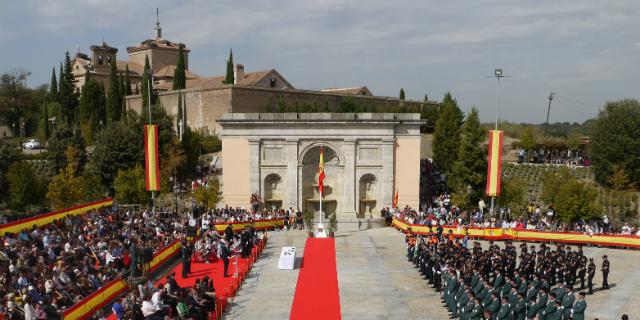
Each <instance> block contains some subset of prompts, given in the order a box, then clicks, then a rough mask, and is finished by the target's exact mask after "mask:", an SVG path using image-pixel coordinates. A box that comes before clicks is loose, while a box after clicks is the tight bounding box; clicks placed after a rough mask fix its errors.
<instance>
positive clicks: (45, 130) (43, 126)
mask: <svg viewBox="0 0 640 320" xmlns="http://www.w3.org/2000/svg"><path fill="white" fill-rule="evenodd" d="M53 70H54V77H53V78H54V79H55V68H54V69H53ZM48 100H49V99H47V98H45V100H44V103H43V104H42V119H40V130H41V132H42V139H43V140H44V141H46V140H47V139H49V136H50V134H51V133H50V132H49V106H48V104H49V101H48Z"/></svg>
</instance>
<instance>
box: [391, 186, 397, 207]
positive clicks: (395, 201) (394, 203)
mask: <svg viewBox="0 0 640 320" xmlns="http://www.w3.org/2000/svg"><path fill="white" fill-rule="evenodd" d="M392 207H394V208H397V207H398V189H396V194H395V195H394V196H393V204H392Z"/></svg>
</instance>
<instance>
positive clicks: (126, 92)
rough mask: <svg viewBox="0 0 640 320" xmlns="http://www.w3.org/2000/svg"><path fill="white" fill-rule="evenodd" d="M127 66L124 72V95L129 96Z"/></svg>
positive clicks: (129, 85) (129, 80)
mask: <svg viewBox="0 0 640 320" xmlns="http://www.w3.org/2000/svg"><path fill="white" fill-rule="evenodd" d="M129 77H130V76H129V65H127V66H126V68H125V71H124V95H125V96H130V95H131V79H130V78H129Z"/></svg>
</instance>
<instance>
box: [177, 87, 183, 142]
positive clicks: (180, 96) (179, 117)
mask: <svg viewBox="0 0 640 320" xmlns="http://www.w3.org/2000/svg"><path fill="white" fill-rule="evenodd" d="M180 120H182V92H180V93H178V114H177V115H176V132H177V133H178V135H180Z"/></svg>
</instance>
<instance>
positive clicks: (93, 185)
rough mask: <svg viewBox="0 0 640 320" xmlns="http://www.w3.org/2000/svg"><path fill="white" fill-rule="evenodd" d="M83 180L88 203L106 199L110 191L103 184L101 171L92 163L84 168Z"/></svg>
mask: <svg viewBox="0 0 640 320" xmlns="http://www.w3.org/2000/svg"><path fill="white" fill-rule="evenodd" d="M82 179H83V180H84V197H85V200H86V201H93V200H96V199H101V198H104V197H105V195H106V194H107V192H108V190H107V188H106V187H105V186H104V183H103V182H102V175H101V174H100V171H99V170H98V168H96V166H95V165H93V163H92V162H88V163H87V164H86V165H85V166H84V170H83V172H82Z"/></svg>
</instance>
